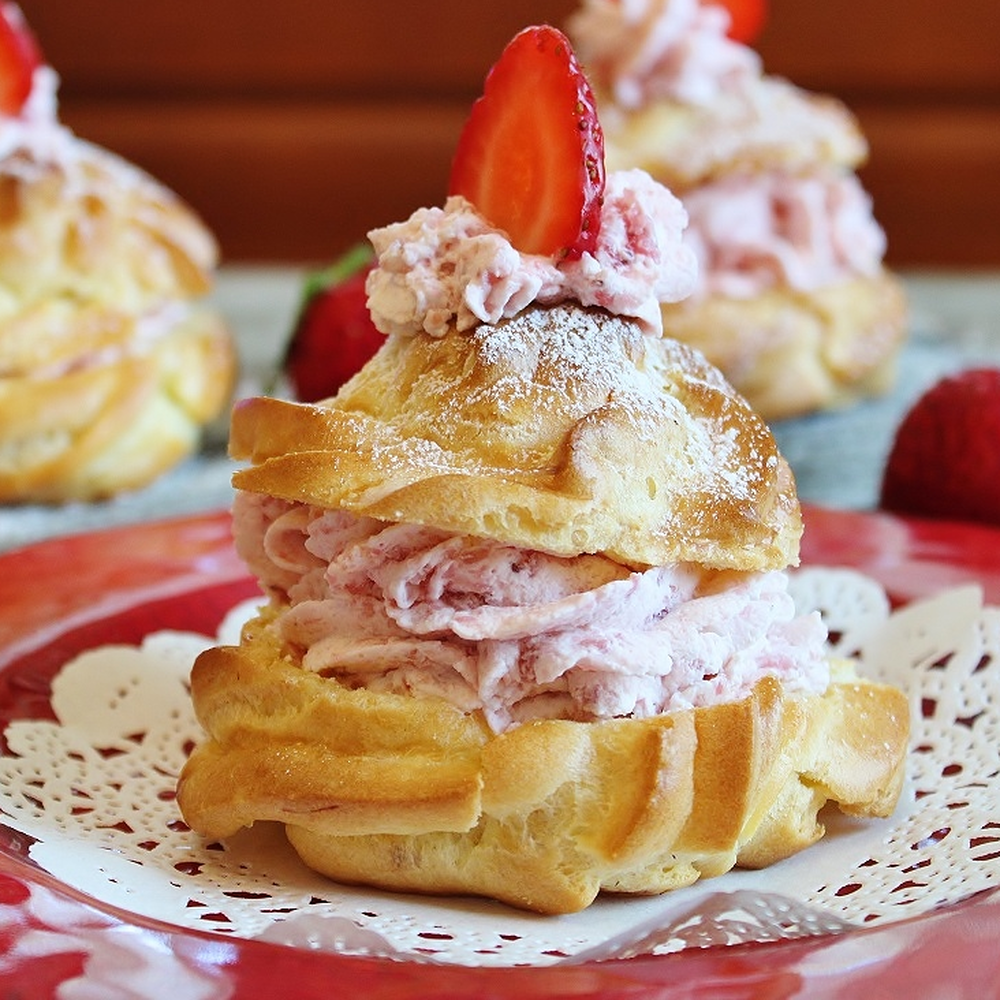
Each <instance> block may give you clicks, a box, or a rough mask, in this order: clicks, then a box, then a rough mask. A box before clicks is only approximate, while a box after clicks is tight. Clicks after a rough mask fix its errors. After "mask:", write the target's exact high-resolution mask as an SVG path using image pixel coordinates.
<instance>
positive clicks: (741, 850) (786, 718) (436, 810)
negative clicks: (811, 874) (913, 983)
mask: <svg viewBox="0 0 1000 1000" xmlns="http://www.w3.org/2000/svg"><path fill="white" fill-rule="evenodd" d="M267 620H268V614H267V613H265V614H264V616H263V617H262V618H260V619H257V620H255V621H252V622H250V623H249V624H248V625H247V626H246V629H245V633H244V636H243V640H242V642H241V644H240V646H239V647H221V648H215V649H210V650H207V651H206V652H204V653H202V654H201V656H200V657H199V658H198V660H197V662H196V664H195V668H194V671H193V674H192V685H193V697H194V701H195V705H196V706H197V710H198V716H199V719H200V720H201V722H202V724H203V726H204V727H205V729H206V732H207V733H208V739H207V740H206V741H205V742H204V743H203V744H201V745H200V746H199V747H198V748H197V749H196V750H195V752H194V754H193V755H192V757H191V758H190V760H189V762H188V764H187V765H186V767H185V769H184V771H183V774H182V776H181V781H180V784H179V789H178V801H179V804H180V806H181V809H182V810H183V813H184V816H185V819H186V820H187V822H188V823H189V824H190V825H191V826H192V827H193V828H194V829H196V830H198V831H199V832H201V833H203V834H204V835H206V836H208V837H212V838H224V837H227V836H230V835H232V834H234V833H235V832H236V831H237V830H238V829H240V828H241V827H243V826H245V825H250V824H252V823H254V822H255V821H259V820H273V821H277V822H281V823H284V824H285V826H286V831H287V834H288V837H289V839H290V841H291V843H292V845H293V846H294V848H295V849H296V851H297V852H298V853H299V854H300V856H301V857H302V859H303V860H304V861H305V863H306V864H307V865H309V866H310V867H311V868H314V869H315V870H317V871H319V872H321V873H323V874H326V875H328V876H330V877H331V878H334V879H336V880H338V881H342V882H348V883H362V884H366V885H374V886H378V887H382V888H385V889H393V890H407V891H417V892H431V893H471V894H480V895H486V896H490V897H493V898H496V899H500V900H502V901H505V902H508V903H510V904H512V905H515V906H519V907H524V908H527V909H531V910H537V911H539V912H542V913H566V912H572V911H574V910H579V909H581V908H583V907H586V906H587V905H588V904H589V903H590V902H591V901H592V900H593V899H594V898H595V896H596V895H597V894H598V892H600V891H602V890H604V891H610V892H618V893H641V894H650V893H660V892H665V891H667V890H670V889H674V888H679V887H681V886H685V885H690V884H691V883H693V882H695V881H696V880H697V879H699V878H706V877H710V876H714V875H719V874H722V873H724V872H726V871H728V870H730V869H731V868H732V867H733V866H734V865H740V866H744V867H763V866H766V865H770V864H773V863H774V862H776V861H778V860H780V859H782V858H784V857H787V856H788V855H790V854H792V853H794V852H796V851H799V850H801V849H802V848H804V847H807V846H808V845H810V844H812V843H814V842H815V841H816V840H818V839H819V838H820V837H821V836H822V835H823V832H824V831H823V826H822V823H821V822H820V821H819V820H818V819H817V813H818V812H819V810H820V809H822V807H823V806H824V805H825V804H826V803H827V802H828V801H831V800H832V801H834V802H836V803H838V805H839V806H840V808H841V809H842V810H843V811H844V812H846V813H849V814H851V815H857V816H886V815H888V814H889V813H891V811H892V809H893V808H894V805H895V802H896V799H897V797H898V795H899V790H900V786H901V782H902V774H903V770H902V761H903V759H904V752H905V746H906V740H907V734H908V711H909V710H908V705H907V701H906V698H905V696H904V695H903V694H902V693H901V692H899V691H898V690H896V689H895V688H891V687H887V686H884V685H881V684H875V683H871V682H867V681H860V680H857V679H855V678H851V677H846V678H844V679H843V680H839V681H837V682H835V683H833V684H831V686H830V687H829V689H828V690H827V691H826V693H825V694H823V695H821V696H806V697H789V696H787V695H785V694H783V693H782V689H781V685H780V684H779V683H778V682H777V681H776V680H774V679H773V678H765V679H763V680H761V681H760V682H759V683H758V684H757V686H756V687H755V688H754V690H753V692H752V694H751V695H750V697H748V698H746V699H744V700H742V701H739V702H732V703H728V704H721V705H714V706H711V707H706V708H697V709H691V710H686V711H681V712H674V713H670V714H666V715H659V716H654V717H652V718H646V719H612V720H607V721H602V722H572V721H566V720H553V719H549V720H538V721H534V722H530V723H525V724H524V725H521V726H519V727H517V728H515V729H511V730H508V731H506V732H504V733H502V734H499V735H497V734H493V733H491V732H490V731H489V730H488V729H487V727H486V726H485V725H484V724H483V722H482V720H481V718H480V717H479V716H477V715H469V714H465V713H463V712H461V711H460V710H459V709H458V708H456V707H454V706H452V705H450V704H449V703H447V702H445V701H443V700H440V699H433V698H412V697H407V696H405V695H398V694H389V693H376V692H372V691H368V690H366V689H357V690H352V689H349V688H347V687H345V686H344V685H343V684H341V683H340V682H339V681H337V680H334V679H331V678H324V677H322V676H319V675H317V674H315V673H312V672H310V671H307V670H304V669H303V668H302V667H301V665H300V664H299V663H298V662H297V661H296V657H295V655H294V653H293V652H292V651H290V650H287V649H282V648H281V647H280V646H279V645H278V643H277V640H276V638H275V634H274V633H273V631H269V630H268V629H267V628H266V624H267Z"/></svg>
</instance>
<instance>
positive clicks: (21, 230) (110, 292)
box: [0, 141, 218, 376]
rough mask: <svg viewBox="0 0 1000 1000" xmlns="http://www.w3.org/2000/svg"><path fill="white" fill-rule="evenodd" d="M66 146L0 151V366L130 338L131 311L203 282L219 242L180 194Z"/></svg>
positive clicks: (153, 314)
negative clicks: (54, 154)
mask: <svg viewBox="0 0 1000 1000" xmlns="http://www.w3.org/2000/svg"><path fill="white" fill-rule="evenodd" d="M72 148H73V151H74V153H73V156H72V157H68V158H67V159H66V160H65V161H62V160H56V159H52V160H46V159H36V158H35V157H34V156H33V155H32V153H31V152H30V151H28V150H16V151H14V152H12V153H11V154H9V155H8V156H6V157H4V158H3V159H2V160H0V375H4V376H11V375H19V374H22V373H24V374H43V373H44V372H45V369H46V366H56V367H58V366H60V365H66V364H72V363H76V359H79V358H81V357H85V356H87V355H88V354H89V353H90V352H93V351H101V350H107V349H110V348H113V347H117V346H120V345H123V344H125V343H132V344H134V343H135V341H134V331H133V330H132V329H131V326H132V323H133V321H134V320H135V319H136V318H143V319H148V320H150V321H154V322H155V321H157V319H158V316H159V314H160V313H161V312H162V310H163V309H164V307H169V306H171V305H176V304H177V303H184V302H188V301H191V300H193V299H196V298H199V297H201V296H203V295H204V294H205V293H206V292H207V291H208V290H209V288H210V285H211V279H212V272H213V270H214V268H215V266H216V263H217V257H218V252H217V247H216V244H215V241H214V238H213V237H212V235H211V233H210V232H209V231H208V229H207V228H206V227H205V226H204V225H203V223H202V222H201V220H200V219H199V218H198V217H197V216H196V215H195V214H194V213H193V212H192V211H191V209H190V208H188V207H187V205H186V204H184V203H183V202H182V201H181V200H180V199H179V198H177V197H176V196H175V195H174V194H173V193H172V192H171V191H169V190H168V189H167V188H165V187H163V186H162V185H161V184H159V183H158V182H156V181H154V180H153V179H152V178H151V177H149V176H148V175H147V174H145V173H143V172H142V171H140V170H138V169H137V168H135V167H133V166H131V165H130V164H128V163H126V162H125V161H123V160H121V159H119V158H118V157H116V156H114V155H113V154H111V153H107V152H105V151H104V150H101V149H99V148H97V147H94V146H91V145H89V144H86V143H82V142H79V141H76V143H75V145H74V146H73V147H72ZM162 319H164V320H165V321H169V319H170V318H169V317H166V316H163V317H162ZM151 335H152V334H151Z"/></svg>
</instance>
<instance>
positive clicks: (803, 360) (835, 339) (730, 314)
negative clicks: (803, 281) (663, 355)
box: [662, 270, 907, 420]
mask: <svg viewBox="0 0 1000 1000" xmlns="http://www.w3.org/2000/svg"><path fill="white" fill-rule="evenodd" d="M662 313H663V325H664V333H665V334H666V335H667V336H672V337H677V338H678V339H679V340H682V341H684V342H685V343H686V344H690V345H691V346H692V347H695V348H697V349H698V350H700V351H702V352H703V353H704V354H705V356H706V357H707V358H708V360H709V361H710V362H712V364H714V365H717V366H718V367H719V368H721V369H722V370H723V371H724V372H725V373H726V377H727V378H728V379H729V380H730V381H731V382H732V383H733V385H734V386H735V388H736V389H737V391H738V392H740V393H741V394H742V395H743V396H745V397H746V399H747V401H748V402H750V403H751V404H752V405H753V407H754V408H755V409H756V410H757V412H758V413H760V415H761V416H762V417H764V419H765V420H780V419H785V418H789V417H796V416H801V415H803V414H806V413H811V412H813V411H815V410H825V409H832V408H835V407H838V406H845V405H849V404H850V403H852V402H855V401H857V400H859V399H862V398H866V397H870V396H878V395H881V394H883V393H885V392H887V391H888V390H889V389H890V388H891V387H892V385H893V382H894V381H895V375H896V366H897V359H898V356H899V351H900V348H901V347H902V345H903V342H904V340H905V338H906V323H907V307H906V299H905V295H904V293H903V289H902V286H901V284H900V282H899V280H898V279H897V278H896V277H895V276H893V275H892V274H890V273H889V272H888V271H885V270H882V271H880V272H879V273H878V274H876V275H875V276H873V277H856V278H851V279H849V280H846V281H842V282H839V283H837V284H834V285H829V286H827V287H824V288H818V289H816V290H814V291H810V292H800V291H796V290H794V289H791V288H787V287H781V288H770V289H767V290H765V291H764V292H762V293H760V294H759V295H757V296H754V297H753V298H750V299H733V298H727V297H726V296H723V295H708V296H705V297H703V298H699V299H688V300H686V301H684V302H678V303H676V304H672V305H671V304H666V305H664V306H663V307H662Z"/></svg>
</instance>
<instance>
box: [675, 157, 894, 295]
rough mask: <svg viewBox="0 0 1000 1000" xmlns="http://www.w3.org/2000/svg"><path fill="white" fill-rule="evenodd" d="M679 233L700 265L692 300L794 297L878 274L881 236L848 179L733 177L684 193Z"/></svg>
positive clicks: (824, 175)
mask: <svg viewBox="0 0 1000 1000" xmlns="http://www.w3.org/2000/svg"><path fill="white" fill-rule="evenodd" d="M685 205H686V207H687V210H688V213H689V215H690V218H691V223H690V226H689V227H688V231H687V233H686V234H685V235H686V239H687V241H688V244H689V245H690V246H691V248H692V249H693V250H694V252H695V255H696V256H697V258H698V285H697V287H696V289H695V292H694V297H695V298H697V297H700V296H702V295H708V294H721V295H725V296H728V297H730V298H749V297H752V296H755V295H758V294H760V292H761V291H763V290H764V289H766V288H772V287H784V288H791V289H794V290H796V291H800V292H807V293H808V292H813V291H815V290H816V289H819V288H823V287H826V286H829V285H833V284H836V283H837V282H839V281H844V280H847V279H849V278H851V277H854V276H857V275H864V276H868V277H871V276H873V275H875V274H877V273H878V271H879V270H880V268H881V266H882V258H883V255H884V253H885V247H886V239H885V233H884V232H883V230H882V228H881V227H880V226H879V224H878V223H877V222H876V221H875V218H874V217H873V215H872V204H871V198H870V197H869V195H868V194H867V192H866V191H865V190H864V189H863V188H862V186H861V184H860V182H859V181H858V179H857V177H856V176H855V175H853V174H843V173H840V172H836V171H817V172H814V173H811V174H808V175H804V176H794V175H791V174H786V173H783V172H780V171H775V172H772V173H768V174H761V175H757V176H753V177H748V176H744V175H740V174H736V175H733V176H730V177H727V178H724V179H722V180H719V181H716V182H714V183H712V184H706V185H703V186H702V187H700V188H695V189H694V190H692V191H690V192H688V194H687V196H686V197H685Z"/></svg>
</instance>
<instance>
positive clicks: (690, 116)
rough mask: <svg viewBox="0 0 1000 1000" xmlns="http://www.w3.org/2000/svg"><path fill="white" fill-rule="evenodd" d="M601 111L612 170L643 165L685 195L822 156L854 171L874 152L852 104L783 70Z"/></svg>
mask: <svg viewBox="0 0 1000 1000" xmlns="http://www.w3.org/2000/svg"><path fill="white" fill-rule="evenodd" d="M602 115H603V117H604V119H605V125H606V128H605V133H606V141H607V166H608V169H609V170H626V169H630V168H633V167H640V168H642V169H643V170H646V171H647V172H648V173H650V174H652V175H653V176H654V177H655V178H656V179H657V180H658V181H660V183H661V184H664V185H665V186H666V187H668V188H669V189H670V190H671V191H673V192H674V193H675V194H676V195H678V197H680V198H681V200H683V197H684V192H685V191H688V190H690V189H691V188H693V187H697V186H700V185H702V184H708V183H711V182H712V181H716V180H719V179H720V178H723V177H728V176H731V175H733V174H754V173H757V172H758V171H761V170H783V171H787V172H789V173H797V172H799V171H801V170H807V169H811V168H813V167H814V166H815V165H816V164H819V163H822V164H826V165H829V166H834V167H837V168H840V169H845V170H853V169H856V168H857V167H859V166H860V165H861V164H862V163H864V161H865V160H866V159H867V156H868V144H867V142H866V140H865V137H864V135H863V134H862V132H861V129H860V128H859V126H858V122H857V119H856V118H855V117H854V115H853V114H852V113H851V112H850V110H849V109H848V108H847V106H846V105H844V104H843V103H842V102H841V101H839V100H837V99H836V98H833V97H828V96H826V95H821V94H810V93H807V92H806V91H803V90H801V89H800V88H798V87H796V86H794V85H792V84H790V83H789V82H787V81H786V80H782V79H780V78H777V77H762V78H760V79H757V80H755V81H753V84H752V85H750V86H747V87H746V88H741V89H734V90H726V89H720V91H719V92H718V93H717V94H716V96H715V97H714V99H713V100H712V102H711V103H710V104H708V103H707V104H704V105H699V104H687V103H683V102H681V101H670V100H654V101H650V102H649V103H648V104H646V105H645V106H643V107H641V108H637V109H634V110H629V111H622V110H620V109H618V108H617V107H615V106H614V105H613V104H609V105H607V106H606V107H604V108H603V109H602Z"/></svg>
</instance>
